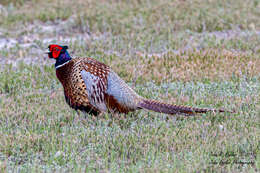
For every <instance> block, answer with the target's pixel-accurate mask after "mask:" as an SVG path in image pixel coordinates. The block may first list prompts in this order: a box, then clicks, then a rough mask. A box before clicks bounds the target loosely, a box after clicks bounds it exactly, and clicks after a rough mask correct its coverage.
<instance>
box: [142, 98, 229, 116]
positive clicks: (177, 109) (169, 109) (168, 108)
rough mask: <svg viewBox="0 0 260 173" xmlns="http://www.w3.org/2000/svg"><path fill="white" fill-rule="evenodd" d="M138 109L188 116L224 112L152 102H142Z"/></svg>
mask: <svg viewBox="0 0 260 173" xmlns="http://www.w3.org/2000/svg"><path fill="white" fill-rule="evenodd" d="M139 106H140V108H143V109H148V110H152V111H155V112H160V113H165V114H180V113H184V114H188V115H192V114H194V113H206V112H226V111H224V110H222V109H219V110H215V109H201V108H193V107H188V106H178V105H171V104H166V103H161V102H158V101H154V100H146V99H144V100H142V101H141V102H140V103H139Z"/></svg>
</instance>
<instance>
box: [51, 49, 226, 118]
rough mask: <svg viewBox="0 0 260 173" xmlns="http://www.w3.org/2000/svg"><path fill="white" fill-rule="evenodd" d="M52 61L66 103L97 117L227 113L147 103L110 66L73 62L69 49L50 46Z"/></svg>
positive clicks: (88, 61) (83, 59)
mask: <svg viewBox="0 0 260 173" xmlns="http://www.w3.org/2000/svg"><path fill="white" fill-rule="evenodd" d="M48 48H49V52H48V56H49V58H53V59H55V60H56V63H55V68H56V76H57V78H58V79H59V81H60V82H61V84H62V85H63V88H64V95H65V100H66V102H67V103H68V104H69V106H70V107H71V108H73V109H75V110H80V111H85V112H87V113H90V114H94V115H98V114H99V113H102V112H112V113H128V112H131V111H135V110H138V109H147V110H152V111H155V112H160V113H166V114H186V115H193V114H194V113H206V112H225V111H224V110H222V109H219V110H216V109H201V108H193V107H188V106H177V105H172V104H166V103H162V102H159V101H154V100H149V99H145V98H143V97H141V96H139V95H138V94H137V93H136V92H135V91H134V90H133V89H132V88H130V87H129V86H128V85H127V84H126V83H125V82H124V81H123V80H122V79H121V78H120V77H119V76H118V75H117V74H116V73H115V72H114V71H113V70H112V69H111V68H110V67H109V66H107V65H105V64H103V63H101V62H99V61H97V60H95V59H92V58H82V57H81V58H71V56H70V55H69V53H68V51H67V49H68V46H60V45H54V44H52V45H49V47H48Z"/></svg>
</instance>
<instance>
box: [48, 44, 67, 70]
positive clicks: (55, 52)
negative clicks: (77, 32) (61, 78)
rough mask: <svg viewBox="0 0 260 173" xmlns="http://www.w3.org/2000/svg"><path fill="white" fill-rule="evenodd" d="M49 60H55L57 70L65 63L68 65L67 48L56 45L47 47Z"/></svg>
mask: <svg viewBox="0 0 260 173" xmlns="http://www.w3.org/2000/svg"><path fill="white" fill-rule="evenodd" d="M48 48H49V51H50V52H48V55H49V58H53V59H55V60H56V63H55V68H56V69H57V68H59V67H61V66H63V65H64V64H65V63H68V62H69V61H70V60H71V57H70V55H69V53H68V52H67V49H68V46H60V45H56V44H51V45H49V46H48Z"/></svg>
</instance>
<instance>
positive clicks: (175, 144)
mask: <svg viewBox="0 0 260 173" xmlns="http://www.w3.org/2000/svg"><path fill="white" fill-rule="evenodd" d="M209 2H210V3H209ZM1 3H2V4H3V8H0V18H1V20H0V172H220V171H221V172H259V169H260V152H259V146H260V145H259V115H260V99H259V98H260V68H259V67H260V58H259V56H260V47H259V44H260V35H259V33H260V23H259V21H260V20H258V19H259V17H260V13H259V10H258V9H259V7H260V2H259V0H254V1H253V0H250V1H242V0H232V1H225V0H223V1H217V0H212V1H202V0H195V1H188V0H186V1H177V0H176V1H166V0H157V1H145V0H144V1H138V0H133V1H131V2H130V3H129V2H127V1H114V0H111V1H94V0H88V1H83V0H80V1H77V3H74V2H73V3H72V2H70V1H69V0H62V1H61V0H55V1H51V0H46V1H38V0H19V1H13V0H12V1H6V0H4V1H1ZM68 7H69V8H68ZM65 8H66V9H67V10H64V9H65ZM3 40H4V41H5V42H4V41H3ZM1 43H5V44H4V46H3V47H1V46H2V44H1ZM50 43H57V44H66V45H68V46H69V51H70V52H71V54H72V55H73V56H85V57H87V56H90V57H94V58H95V59H97V60H99V61H102V62H104V63H106V64H108V65H109V66H111V68H112V69H113V70H114V71H115V72H117V73H118V74H119V75H120V76H121V77H122V78H123V79H124V80H125V81H126V82H127V83H128V84H129V85H130V86H132V87H133V88H134V89H135V91H136V92H137V93H138V94H140V95H142V96H144V97H146V98H151V99H157V100H161V101H164V102H167V103H173V104H180V105H186V106H195V107H200V108H224V109H226V110H235V111H236V112H235V113H234V114H231V113H207V114H201V115H198V116H194V117H184V116H182V115H176V116H168V115H165V114H159V113H154V112H147V111H144V110H140V111H137V112H135V113H131V114H128V115H115V116H112V115H111V114H106V115H103V116H101V117H92V116H90V115H88V114H83V113H81V114H80V115H78V114H77V113H76V112H75V111H74V110H72V109H70V108H69V106H68V105H67V104H66V102H65V99H64V96H63V88H62V86H61V84H60V83H59V81H58V80H57V78H56V76H55V69H54V67H53V63H54V62H53V60H49V59H46V57H45V56H46V55H44V54H43V53H44V52H45V51H46V50H45V49H46V48H47V46H48V44H50ZM243 163H244V164H243ZM246 163H252V164H246Z"/></svg>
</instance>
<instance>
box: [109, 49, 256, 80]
mask: <svg viewBox="0 0 260 173" xmlns="http://www.w3.org/2000/svg"><path fill="white" fill-rule="evenodd" d="M111 66H112V69H114V70H115V71H117V72H119V73H121V74H122V76H127V77H126V78H125V79H127V80H129V79H139V80H140V81H156V82H159V83H160V82H164V81H176V80H180V81H193V80H203V79H208V80H211V81H216V80H229V79H231V78H232V77H243V76H245V75H247V76H249V77H252V76H256V75H258V74H260V59H259V58H257V57H256V56H254V55H251V54H246V53H241V52H239V53H235V52H232V51H229V50H220V49H209V50H204V51H190V52H184V53H180V54H175V53H171V52H169V53H166V54H165V55H162V56H159V55H152V56H148V55H147V56H146V55H143V54H140V53H139V54H137V56H136V57H135V58H133V59H130V60H125V59H116V60H112V62H111ZM125 69H127V71H126V70H125Z"/></svg>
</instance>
